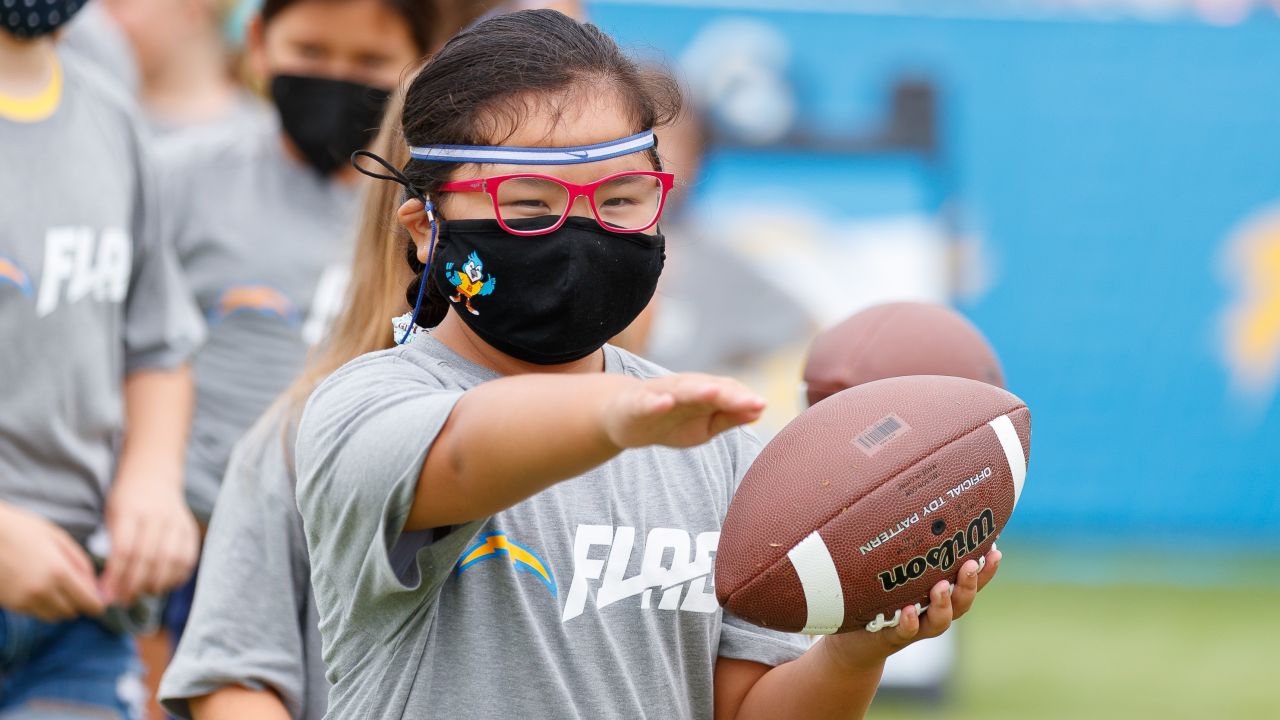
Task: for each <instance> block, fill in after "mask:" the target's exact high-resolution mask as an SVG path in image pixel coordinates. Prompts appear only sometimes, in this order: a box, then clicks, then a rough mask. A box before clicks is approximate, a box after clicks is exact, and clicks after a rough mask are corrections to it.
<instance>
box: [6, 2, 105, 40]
mask: <svg viewBox="0 0 1280 720" xmlns="http://www.w3.org/2000/svg"><path fill="white" fill-rule="evenodd" d="M86 2H88V0H38V1H37V2H35V3H32V4H28V3H27V2H25V1H24V0H18V1H17V2H16V3H13V6H12V7H9V5H7V4H2V3H0V23H3V24H0V27H3V28H4V29H5V30H7V31H8V32H9V33H10V34H12V35H16V36H18V37H20V38H38V37H41V36H43V35H48V34H49V33H51V32H53V31H54V30H57V29H58V28H60V27H62V26H63V25H66V24H67V21H68V20H70V19H71V16H72V15H75V14H76V12H78V11H79V10H80V8H82V7H84V4H85V3H86Z"/></svg>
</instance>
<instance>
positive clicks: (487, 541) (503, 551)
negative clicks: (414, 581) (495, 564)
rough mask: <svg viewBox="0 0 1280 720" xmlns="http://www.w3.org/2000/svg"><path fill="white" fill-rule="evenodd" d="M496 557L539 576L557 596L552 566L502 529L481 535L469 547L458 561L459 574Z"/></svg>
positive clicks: (553, 595) (552, 594)
mask: <svg viewBox="0 0 1280 720" xmlns="http://www.w3.org/2000/svg"><path fill="white" fill-rule="evenodd" d="M495 557H504V558H507V559H508V560H510V561H511V562H512V564H514V565H515V567H516V570H523V571H524V572H527V573H529V574H531V575H533V576H534V577H536V578H538V579H539V580H541V581H542V584H543V585H546V586H547V589H548V590H550V591H551V596H552V597H555V595H556V579H555V577H554V576H553V575H552V574H551V568H549V567H547V564H546V563H544V562H542V558H540V557H538V556H537V555H536V554H535V553H534V552H533V551H532V550H530V549H529V548H527V547H525V546H523V545H520V544H519V543H516V542H514V541H512V540H511V539H510V538H508V537H507V535H506V533H503V532H500V531H495V532H491V533H488V534H485V535H481V536H480V542H478V543H476V544H475V545H472V546H471V547H469V548H467V551H466V552H464V553H463V554H462V559H461V560H459V561H458V574H459V575H461V574H462V572H463V571H464V570H466V569H467V568H469V567H471V566H473V565H475V564H476V563H479V562H483V561H485V560H488V559H490V558H495Z"/></svg>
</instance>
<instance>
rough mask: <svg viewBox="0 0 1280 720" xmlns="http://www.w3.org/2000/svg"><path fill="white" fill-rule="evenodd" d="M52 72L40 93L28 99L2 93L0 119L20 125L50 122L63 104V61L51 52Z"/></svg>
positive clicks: (0, 95)
mask: <svg viewBox="0 0 1280 720" xmlns="http://www.w3.org/2000/svg"><path fill="white" fill-rule="evenodd" d="M49 60H50V63H51V70H50V73H49V80H48V82H47V83H45V86H44V88H43V89H42V90H40V92H38V93H36V94H35V95H30V96H27V97H16V96H13V95H7V94H5V93H0V117H3V118H4V119H6V120H11V121H13V122H19V123H37V122H40V121H42V120H48V119H49V118H50V117H52V116H53V114H54V113H55V112H57V110H58V106H59V105H61V104H62V88H63V77H62V61H61V60H60V59H59V58H58V54H57V53H56V52H52V51H50V53H49Z"/></svg>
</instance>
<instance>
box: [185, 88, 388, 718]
mask: <svg viewBox="0 0 1280 720" xmlns="http://www.w3.org/2000/svg"><path fill="white" fill-rule="evenodd" d="M399 110H400V103H399V99H398V97H397V98H396V99H395V100H394V101H393V102H392V103H391V104H390V106H389V107H388V108H387V118H388V120H387V121H386V122H385V123H384V125H383V129H382V131H381V133H379V136H378V138H377V140H376V141H375V143H374V144H373V146H372V147H373V149H374V150H375V151H376V152H377V153H378V154H380V155H383V157H386V158H388V159H390V160H391V162H394V163H399V164H403V163H404V162H405V161H407V160H408V149H407V148H406V147H405V144H404V139H403V138H402V137H401V136H400V132H399V120H400V112H399ZM399 204H400V192H399V190H398V188H396V186H394V185H392V184H390V183H378V184H376V185H373V186H371V187H369V188H368V190H367V194H366V196H365V200H364V206H365V210H364V214H363V217H365V218H366V221H365V222H364V224H363V225H362V226H361V227H360V229H359V232H358V233H357V235H356V242H355V256H354V259H353V261H352V264H351V283H350V285H349V287H348V288H347V292H346V298H345V300H344V303H343V313H342V314H341V315H339V316H338V318H337V320H336V321H335V322H334V326H333V329H332V331H331V333H330V334H329V335H328V336H327V337H326V339H325V342H324V344H323V345H322V346H321V349H320V350H319V352H318V354H317V355H316V356H315V357H314V358H313V359H312V361H311V362H310V363H309V364H308V366H307V369H306V370H305V371H304V372H303V373H302V375H301V376H300V377H299V379H298V380H297V381H296V382H295V383H294V384H293V386H292V388H291V389H290V390H289V392H287V393H286V394H285V395H284V396H283V397H282V398H281V399H280V400H279V401H277V402H276V403H275V404H274V405H273V406H272V408H271V409H270V410H268V411H267V413H266V414H265V415H264V416H263V417H262V418H261V419H260V420H259V421H258V422H257V423H256V424H255V425H254V427H253V429H252V430H250V431H249V433H248V434H247V435H245V437H244V438H243V439H242V440H241V441H240V442H239V443H238V444H237V446H236V449H235V451H234V452H233V454H232V456H231V461H230V463H229V464H228V466H227V473H226V477H225V480H224V482H223V487H222V491H221V493H220V494H219V497H218V504H217V509H216V511H215V512H214V514H213V519H212V522H211V523H210V525H209V533H208V535H207V537H206V538H205V549H204V557H203V562H202V565H201V570H200V573H201V575H200V577H201V581H200V583H199V586H198V587H197V590H196V593H195V601H194V603H193V605H192V608H191V618H190V620H189V622H188V624H187V628H186V632H185V633H183V636H182V641H181V642H180V643H179V645H178V650H177V652H176V653H175V654H174V658H173V661H172V662H171V663H170V665H169V669H168V671H166V673H165V676H164V681H163V683H162V685H161V688H160V698H161V700H162V702H163V703H164V705H165V707H166V709H167V710H169V711H170V712H171V713H173V714H174V715H176V716H178V717H183V718H196V720H242V719H243V720H266V719H267V718H294V719H295V720H319V719H320V718H322V717H324V711H325V707H326V699H327V695H328V691H329V684H328V682H327V681H326V680H325V677H324V663H323V662H322V660H321V655H320V635H319V631H318V629H317V619H316V611H315V601H314V599H313V597H312V594H311V572H310V564H309V562H308V561H307V548H306V539H305V537H304V536H303V534H302V517H301V516H300V515H299V514H298V509H297V503H296V501H295V500H294V485H295V483H296V478H295V475H294V472H293V438H294V434H295V432H296V430H297V420H298V416H299V415H301V413H302V405H303V403H304V402H305V401H306V398H307V396H308V395H309V394H310V392H311V389H312V388H313V387H314V386H315V385H316V383H318V382H319V381H320V380H321V379H323V378H324V377H325V376H326V375H328V374H329V373H330V372H332V371H334V370H336V369H337V368H338V367H339V366H341V365H342V364H343V363H345V362H347V361H349V360H351V359H353V358H355V357H357V356H359V355H361V354H363V353H366V352H372V351H374V350H381V349H383V348H387V347H391V345H392V327H391V318H392V317H394V316H396V315H399V314H401V313H404V312H405V311H407V310H408V306H407V304H406V302H405V286H406V285H407V284H408V283H409V280H410V275H409V271H408V268H406V267H405V263H404V257H405V253H406V252H407V251H408V250H409V248H410V243H409V241H408V236H407V234H405V233H404V232H403V230H399V231H398V232H397V230H398V228H394V227H393V226H392V224H391V223H390V222H389V221H387V220H386V218H389V217H390V214H391V213H392V212H393V211H394V209H395V207H397V206H398V205H399ZM370 218H372V220H370Z"/></svg>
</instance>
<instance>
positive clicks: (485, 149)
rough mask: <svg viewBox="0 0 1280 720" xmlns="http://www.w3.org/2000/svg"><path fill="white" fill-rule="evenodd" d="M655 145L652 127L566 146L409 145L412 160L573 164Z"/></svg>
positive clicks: (607, 157) (593, 160)
mask: <svg viewBox="0 0 1280 720" xmlns="http://www.w3.org/2000/svg"><path fill="white" fill-rule="evenodd" d="M655 145H657V141H655V140H654V137H653V131H652V130H645V131H644V132H642V133H637V134H635V135H632V136H630V137H624V138H620V139H618V140H610V141H608V142H602V143H597V144H595V145H581V146H578V147H567V148H530V147H504V146H501V145H498V146H492V145H424V146H422V147H410V148H409V155H410V156H412V157H413V158H414V159H415V160H429V161H431V162H450V163H504V164H509V165H577V164H579V163H589V162H597V161H600V160H608V159H609V158H616V157H619V156H622V155H630V154H631V153H634V152H640V151H641V150H648V149H649V148H651V147H654V146H655Z"/></svg>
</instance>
